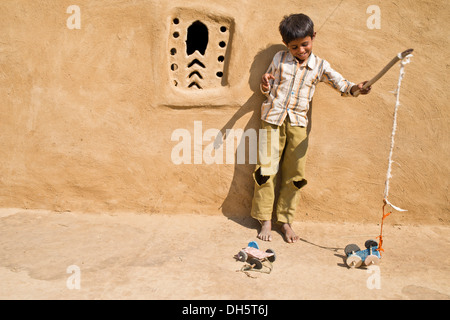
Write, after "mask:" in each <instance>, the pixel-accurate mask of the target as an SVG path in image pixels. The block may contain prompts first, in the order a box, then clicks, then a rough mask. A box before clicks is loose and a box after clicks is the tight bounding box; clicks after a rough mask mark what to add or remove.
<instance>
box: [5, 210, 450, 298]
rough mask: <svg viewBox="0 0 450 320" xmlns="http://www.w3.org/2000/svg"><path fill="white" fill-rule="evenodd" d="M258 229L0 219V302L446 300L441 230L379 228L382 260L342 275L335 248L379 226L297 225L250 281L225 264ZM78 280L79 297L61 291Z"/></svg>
mask: <svg viewBox="0 0 450 320" xmlns="http://www.w3.org/2000/svg"><path fill="white" fill-rule="evenodd" d="M256 227H257V225H256V224H255V223H254V221H253V220H252V219H251V218H240V219H234V220H232V219H228V218H226V217H224V216H210V215H162V214H155V215H138V214H128V213H126V214H125V213H124V214H115V215H111V214H88V213H74V212H64V213H55V212H49V211H36V210H22V209H0V283H1V286H0V299H192V300H196V299H263V300H264V299H449V298H450V266H449V264H450V259H449V256H448V253H449V252H450V241H449V240H450V238H449V235H450V227H448V226H440V225H425V226H412V225H398V224H396V225H390V224H389V220H387V222H386V225H385V231H384V241H385V245H384V247H385V250H386V252H385V253H384V254H383V256H382V260H381V263H380V265H379V269H372V270H369V269H349V268H347V267H346V265H345V263H344V259H343V257H344V251H343V248H344V247H345V246H346V245H347V244H349V243H356V244H358V245H359V246H361V247H362V246H363V245H364V241H365V240H367V239H370V238H374V237H376V236H377V235H378V233H379V226H378V225H376V224H366V225H363V224H354V223H341V224H336V223H334V224H332V223H322V222H303V223H302V222H296V223H294V228H295V229H296V231H297V232H298V234H299V235H300V237H301V241H299V242H298V243H296V244H287V243H285V242H284V241H283V239H282V237H281V235H280V234H279V233H277V232H275V234H274V240H273V241H272V242H271V243H262V242H259V244H260V246H261V248H262V249H266V248H269V247H270V248H272V249H273V250H274V251H275V252H276V254H277V260H276V261H275V263H274V264H273V270H272V272H271V273H270V274H265V273H255V272H252V273H251V274H250V275H251V276H252V277H249V276H247V275H246V274H245V273H242V272H239V271H238V270H240V268H241V267H242V266H243V263H242V262H239V261H236V260H235V259H234V258H233V256H234V255H235V254H236V253H237V252H238V251H239V250H240V249H241V248H243V247H245V246H246V244H247V243H248V242H249V241H252V240H257V239H256ZM419 234H420V236H419V237H418V236H417V235H419ZM71 266H77V267H78V268H79V273H76V272H75V273H68V272H67V271H68V268H69V271H70V270H71V269H70V268H71ZM72 268H73V267H72ZM76 276H79V277H78V278H76ZM76 279H78V280H79V284H80V288H79V289H77V288H74V289H69V287H70V285H74V284H76V283H77V282H76ZM68 284H69V287H68Z"/></svg>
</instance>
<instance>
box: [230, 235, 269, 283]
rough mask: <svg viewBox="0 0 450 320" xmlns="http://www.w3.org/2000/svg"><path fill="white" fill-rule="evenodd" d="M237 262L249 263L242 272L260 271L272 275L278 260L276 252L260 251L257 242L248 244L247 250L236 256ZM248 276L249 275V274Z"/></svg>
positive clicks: (244, 249)
mask: <svg viewBox="0 0 450 320" xmlns="http://www.w3.org/2000/svg"><path fill="white" fill-rule="evenodd" d="M235 258H236V260H238V261H241V262H247V264H246V265H244V266H243V267H242V268H241V270H240V271H242V272H246V271H258V272H263V273H270V272H271V271H272V269H273V266H272V263H273V262H274V261H275V259H276V255H275V252H274V251H273V250H272V249H267V250H266V251H265V252H264V251H262V250H260V249H259V246H258V243H257V242H256V241H251V242H249V243H248V245H247V247H246V248H243V249H242V250H241V251H239V253H238V254H236V255H235ZM247 275H248V274H247Z"/></svg>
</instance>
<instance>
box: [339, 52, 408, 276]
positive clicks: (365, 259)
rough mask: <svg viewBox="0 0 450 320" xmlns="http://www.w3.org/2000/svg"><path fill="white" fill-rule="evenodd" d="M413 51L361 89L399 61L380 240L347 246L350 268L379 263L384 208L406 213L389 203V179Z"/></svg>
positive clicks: (372, 82) (384, 215)
mask: <svg viewBox="0 0 450 320" xmlns="http://www.w3.org/2000/svg"><path fill="white" fill-rule="evenodd" d="M413 51H414V49H408V50H405V51H403V52H400V53H399V54H397V56H396V57H394V58H393V59H392V60H391V61H390V62H389V63H388V64H387V65H386V66H385V67H384V68H383V69H382V70H381V71H380V72H379V73H378V74H377V75H376V76H375V77H373V78H372V79H371V80H369V81H368V82H367V83H366V84H365V85H364V86H363V89H367V88H368V87H369V86H371V85H373V84H374V83H375V82H377V81H378V80H379V79H380V78H381V77H382V76H384V75H385V74H386V73H387V72H388V71H389V69H391V68H392V67H393V66H394V65H395V64H396V63H397V62H398V61H400V75H399V78H398V84H397V90H396V91H395V97H396V102H395V110H394V120H393V125H392V134H391V147H390V151H389V159H388V170H387V174H386V182H385V189H384V197H383V216H382V219H381V230H380V235H379V236H378V237H377V239H379V240H380V243H379V244H378V243H377V242H376V241H375V240H367V241H366V243H365V247H366V250H361V249H360V248H359V247H358V246H357V245H355V244H349V245H348V246H346V247H345V249H344V251H345V255H346V256H347V258H346V264H347V265H348V266H349V267H351V268H355V267H360V266H361V265H362V264H363V263H364V264H365V265H366V266H369V265H371V264H378V263H379V260H380V258H381V255H380V253H381V252H384V249H383V247H382V246H383V224H384V220H385V219H386V218H387V217H388V216H389V215H390V214H391V213H392V212H391V211H389V212H388V213H385V208H386V206H387V205H389V206H390V207H391V208H392V209H394V210H396V211H407V210H405V209H401V208H399V207H396V206H394V205H393V204H392V203H390V202H389V182H390V179H391V178H392V163H393V162H394V161H393V159H392V158H393V152H394V144H395V133H396V131H397V116H398V108H399V106H400V87H401V84H402V80H403V77H404V75H405V65H406V64H408V63H409V62H410V58H411V57H412V52H413ZM359 94H360V90H357V91H356V92H355V93H354V94H353V95H354V96H355V97H357V96H358V95H359Z"/></svg>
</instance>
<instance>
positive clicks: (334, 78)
mask: <svg viewBox="0 0 450 320" xmlns="http://www.w3.org/2000/svg"><path fill="white" fill-rule="evenodd" d="M321 81H323V82H325V83H327V84H328V85H330V86H331V87H332V88H333V89H335V90H337V91H339V92H340V93H341V96H343V97H348V96H353V93H354V92H355V91H357V90H358V89H360V90H361V92H360V93H361V94H368V93H369V92H370V89H371V88H370V87H369V88H367V89H364V90H362V87H363V86H364V84H365V83H366V82H367V81H364V82H361V83H359V84H355V83H353V82H351V81H348V80H347V79H345V78H344V77H343V76H342V75H341V74H340V73H339V72H337V71H335V70H333V69H332V68H331V66H330V64H329V63H328V62H327V61H324V63H323V74H322V78H321Z"/></svg>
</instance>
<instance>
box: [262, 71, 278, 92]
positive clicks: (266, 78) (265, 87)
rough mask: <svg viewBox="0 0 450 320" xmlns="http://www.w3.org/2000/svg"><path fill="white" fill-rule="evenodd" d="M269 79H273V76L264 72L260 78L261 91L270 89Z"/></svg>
mask: <svg viewBox="0 0 450 320" xmlns="http://www.w3.org/2000/svg"><path fill="white" fill-rule="evenodd" d="M270 80H275V77H274V76H273V75H272V74H270V73H265V74H264V75H263V76H262V79H261V89H262V90H263V91H269V90H270Z"/></svg>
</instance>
